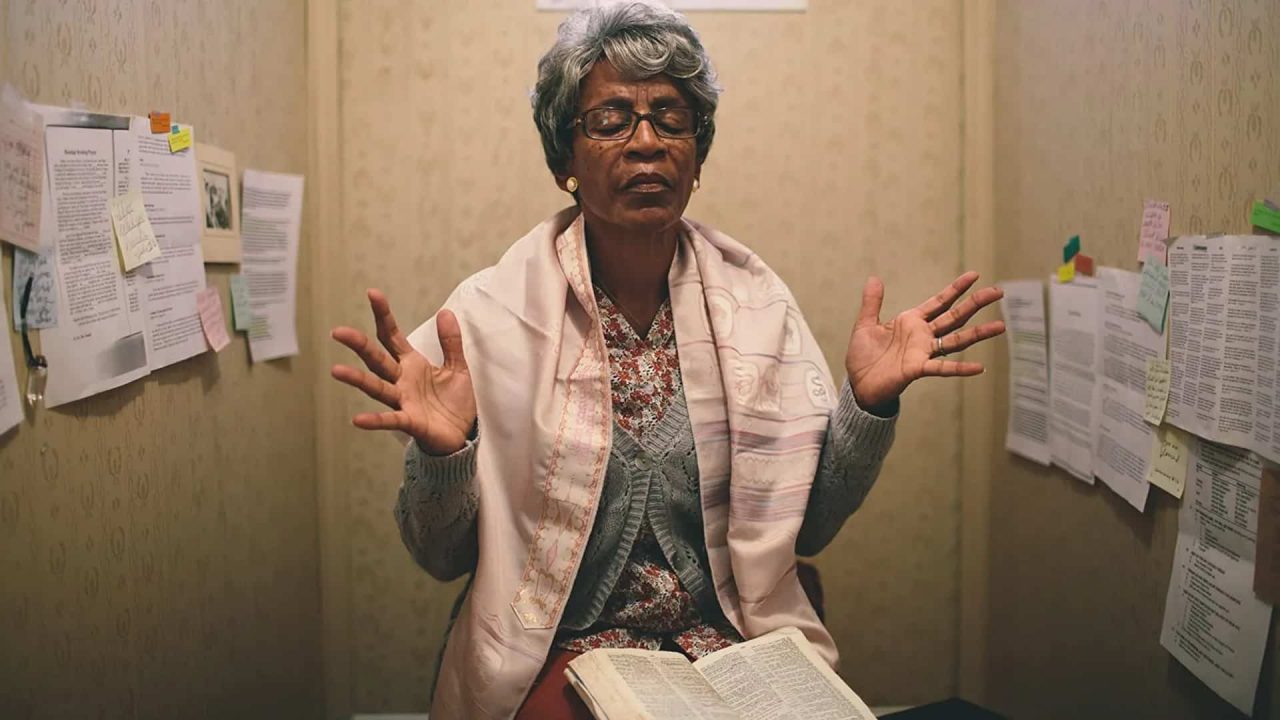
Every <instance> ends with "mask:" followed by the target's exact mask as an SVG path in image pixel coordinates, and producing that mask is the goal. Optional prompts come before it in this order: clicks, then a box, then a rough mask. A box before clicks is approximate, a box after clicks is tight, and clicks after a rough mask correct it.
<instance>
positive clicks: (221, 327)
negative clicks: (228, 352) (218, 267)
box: [196, 287, 231, 352]
mask: <svg viewBox="0 0 1280 720" xmlns="http://www.w3.org/2000/svg"><path fill="white" fill-rule="evenodd" d="M196 308H197V309H198V310H199V311H200V324H201V325H203V326H204V338H205V340H208V341H209V347H211V348H213V351H214V352H222V348H224V347H226V346H228V345H230V344H231V338H230V337H228V336H227V321H226V320H224V319H223V317H222V298H220V297H218V288H216V287H207V288H205V289H203V290H201V291H200V292H199V293H197V294H196Z"/></svg>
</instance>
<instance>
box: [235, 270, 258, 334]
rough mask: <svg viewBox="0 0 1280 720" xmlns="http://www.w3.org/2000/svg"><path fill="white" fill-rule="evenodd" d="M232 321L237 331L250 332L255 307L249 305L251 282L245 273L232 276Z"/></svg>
mask: <svg viewBox="0 0 1280 720" xmlns="http://www.w3.org/2000/svg"><path fill="white" fill-rule="evenodd" d="M230 285H231V321H232V325H233V326H234V327H235V329H236V332H249V327H250V325H251V324H252V322H253V309H252V307H251V306H250V305H249V282H248V280H246V279H245V276H244V275H240V274H236V275H232V276H231V281H230Z"/></svg>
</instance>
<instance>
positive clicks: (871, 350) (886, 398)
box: [844, 272, 1004, 408]
mask: <svg viewBox="0 0 1280 720" xmlns="http://www.w3.org/2000/svg"><path fill="white" fill-rule="evenodd" d="M977 280H978V273H976V272H967V273H965V274H963V275H961V276H960V277H958V278H956V279H955V280H954V281H953V282H952V283H951V284H950V285H948V286H947V287H945V288H943V289H942V290H941V291H940V292H939V293H938V294H937V295H934V296H933V297H931V298H929V299H928V300H925V301H924V302H922V303H920V304H919V305H917V306H916V307H913V308H911V309H910V310H905V311H903V312H901V313H899V314H898V315H897V317H895V318H893V319H892V320H890V321H888V322H880V308H881V306H882V305H883V304H884V284H883V283H882V282H880V280H879V278H875V277H872V278H869V279H868V280H867V283H866V286H865V287H864V288H863V290H862V309H861V311H860V312H859V313H858V320H857V322H856V323H855V324H854V327H853V333H852V334H851V336H850V337H849V350H848V352H847V353H846V354H845V361H844V362H845V371H846V372H848V374H849V384H850V385H851V386H852V387H853V393H854V397H855V398H856V399H857V401H858V404H859V405H861V406H862V407H864V408H873V407H878V406H882V405H884V404H885V403H888V402H890V401H892V400H893V399H894V398H896V397H898V396H899V395H901V394H902V391H903V390H905V389H906V388H907V386H908V385H910V384H911V383H913V382H915V381H916V380H919V379H920V378H922V377H930V376H935V377H957V376H969V375H978V374H980V373H981V372H982V371H983V367H982V364H981V363H976V362H964V361H957V360H946V359H944V358H943V357H942V356H943V355H948V354H950V353H955V352H959V351H961V350H964V349H965V348H967V347H969V346H970V345H973V344H974V343H977V342H981V341H982V340H986V339H988V338H993V337H995V336H997V335H999V334H1001V333H1003V332H1004V323H1003V322H1001V321H999V320H997V321H995V322H989V323H984V324H982V325H978V326H977V327H972V328H965V329H961V328H964V325H965V324H966V323H967V322H969V320H970V318H972V317H973V316H974V315H975V314H976V313H977V312H978V311H979V310H981V309H982V308H984V307H986V306H987V305H990V304H991V303H993V302H995V301H997V300H999V299H1000V298H1001V297H1003V296H1004V293H1003V292H1002V291H1001V290H1000V289H999V288H995V287H986V288H982V289H981V290H978V291H977V292H975V293H973V294H972V295H970V296H969V297H968V298H966V299H965V300H964V301H963V302H960V303H957V302H956V301H957V300H958V299H959V298H960V296H961V295H963V294H964V293H965V291H967V290H968V289H969V288H970V287H972V286H973V284H974V283H975V282H977ZM939 341H940V342H939Z"/></svg>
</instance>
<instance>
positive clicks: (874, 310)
mask: <svg viewBox="0 0 1280 720" xmlns="http://www.w3.org/2000/svg"><path fill="white" fill-rule="evenodd" d="M883 305H884V283H883V282H881V281H880V278H878V277H876V276H875V275H872V276H871V277H869V278H867V282H866V283H864V284H863V285H862V306H861V307H860V308H858V320H857V323H856V324H855V325H854V327H855V328H860V327H863V326H866V325H879V324H880V308H881V306H883Z"/></svg>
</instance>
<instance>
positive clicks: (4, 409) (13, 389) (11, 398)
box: [0, 293, 23, 435]
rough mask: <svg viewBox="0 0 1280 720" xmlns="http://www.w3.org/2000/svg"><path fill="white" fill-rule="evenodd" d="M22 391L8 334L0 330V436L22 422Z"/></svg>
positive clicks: (0, 301) (0, 310) (0, 305)
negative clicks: (14, 366)
mask: <svg viewBox="0 0 1280 720" xmlns="http://www.w3.org/2000/svg"><path fill="white" fill-rule="evenodd" d="M3 316H4V294H3V293H0V317H3ZM22 417H23V413H22V391H21V390H19V389H18V374H17V373H16V372H15V371H14V368H13V343H12V341H11V340H10V336H9V332H8V331H7V330H5V329H4V328H0V435H3V434H5V433H6V432H8V431H9V429H10V428H12V427H13V426H15V425H17V424H18V423H20V422H22Z"/></svg>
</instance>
